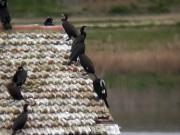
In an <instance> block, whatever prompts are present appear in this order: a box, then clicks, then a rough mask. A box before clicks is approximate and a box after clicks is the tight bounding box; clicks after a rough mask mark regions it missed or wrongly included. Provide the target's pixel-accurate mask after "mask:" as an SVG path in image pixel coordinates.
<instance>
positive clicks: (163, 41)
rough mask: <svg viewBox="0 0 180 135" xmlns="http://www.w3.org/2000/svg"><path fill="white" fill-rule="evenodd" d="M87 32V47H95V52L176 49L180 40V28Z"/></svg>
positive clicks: (102, 29)
mask: <svg viewBox="0 0 180 135" xmlns="http://www.w3.org/2000/svg"><path fill="white" fill-rule="evenodd" d="M87 31H88V35H87V36H88V40H87V41H88V42H89V43H88V44H89V47H90V48H91V47H95V48H96V50H98V48H101V49H102V48H103V49H104V50H105V51H106V50H107V51H110V50H109V49H113V48H115V49H116V51H118V50H119V51H120V50H121V51H122V50H124V51H140V50H141V51H142V50H156V49H159V48H160V49H167V48H168V47H170V48H171V47H172V48H173V47H175V46H176V47H178V46H179V45H178V44H177V45H176V43H177V42H179V39H180V27H178V26H172V27H147V28H144V27H142V28H106V31H104V28H92V29H87ZM97 43H98V45H97ZM170 43H171V44H170ZM112 46H113V47H112ZM179 47H180V46H179ZM111 51H112V50H111Z"/></svg>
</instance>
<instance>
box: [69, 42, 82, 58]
mask: <svg viewBox="0 0 180 135" xmlns="http://www.w3.org/2000/svg"><path fill="white" fill-rule="evenodd" d="M84 52H85V44H84V43H79V44H78V45H77V46H76V48H74V50H73V52H71V54H70V57H69V59H70V61H77V58H78V57H79V56H80V55H81V54H83V53H84Z"/></svg>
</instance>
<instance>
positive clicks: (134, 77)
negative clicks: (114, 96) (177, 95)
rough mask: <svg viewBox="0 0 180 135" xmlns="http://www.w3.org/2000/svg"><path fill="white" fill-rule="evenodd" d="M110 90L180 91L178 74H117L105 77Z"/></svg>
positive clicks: (109, 74)
mask: <svg viewBox="0 0 180 135" xmlns="http://www.w3.org/2000/svg"><path fill="white" fill-rule="evenodd" d="M105 80H106V81H107V82H108V87H109V88H110V89H113V88H118V89H119V90H120V89H126V90H149V89H156V90H163V91H164V90H170V91H171V90H178V89H180V76H179V74H117V73H108V74H106V75H105Z"/></svg>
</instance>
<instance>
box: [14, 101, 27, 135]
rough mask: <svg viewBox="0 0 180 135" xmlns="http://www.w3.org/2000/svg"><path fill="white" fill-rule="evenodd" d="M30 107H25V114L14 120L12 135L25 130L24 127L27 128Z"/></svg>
mask: <svg viewBox="0 0 180 135" xmlns="http://www.w3.org/2000/svg"><path fill="white" fill-rule="evenodd" d="M28 105H29V104H25V105H24V107H23V112H22V113H21V114H20V115H19V116H18V117H17V118H16V119H15V120H14V124H13V126H12V130H13V133H12V135H15V134H16V132H17V131H18V130H21V129H23V127H24V126H25V124H26V122H27V120H28V109H27V108H28Z"/></svg>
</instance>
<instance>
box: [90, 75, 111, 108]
mask: <svg viewBox="0 0 180 135" xmlns="http://www.w3.org/2000/svg"><path fill="white" fill-rule="evenodd" d="M93 87H94V91H95V92H96V93H97V95H98V98H99V99H103V100H104V102H105V104H106V106H107V107H108V108H109V104H108V102H107V89H106V86H105V81H104V80H102V79H99V78H96V79H95V80H94V81H93Z"/></svg>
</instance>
